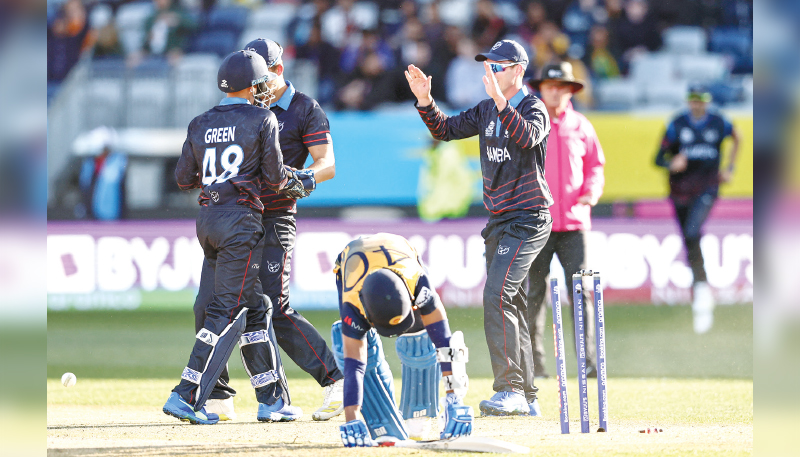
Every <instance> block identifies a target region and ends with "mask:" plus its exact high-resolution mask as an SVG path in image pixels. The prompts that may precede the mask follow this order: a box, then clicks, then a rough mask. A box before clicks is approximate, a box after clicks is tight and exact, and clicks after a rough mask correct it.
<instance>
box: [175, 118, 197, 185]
mask: <svg viewBox="0 0 800 457" xmlns="http://www.w3.org/2000/svg"><path fill="white" fill-rule="evenodd" d="M191 128H192V126H191V124H189V130H191ZM175 181H177V182H178V187H180V188H181V190H189V189H197V188H200V187H203V185H202V181H201V180H200V168H199V167H198V166H197V160H195V158H194V154H193V153H192V143H191V142H190V141H189V134H188V133H187V135H186V141H184V142H183V149H182V150H181V156H180V158H179V159H178V165H177V166H176V167H175Z"/></svg>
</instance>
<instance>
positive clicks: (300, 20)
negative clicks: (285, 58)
mask: <svg viewBox="0 0 800 457" xmlns="http://www.w3.org/2000/svg"><path fill="white" fill-rule="evenodd" d="M330 7H331V3H330V0H313V1H311V2H308V3H303V4H302V5H300V6H299V7H298V8H297V11H296V13H295V17H293V18H292V19H291V20H290V21H289V24H287V26H286V36H287V37H288V38H289V42H290V43H291V45H290V46H289V47H291V46H302V45H304V44H306V42H307V41H308V40H309V38H310V35H311V29H312V28H313V27H314V24H315V23H319V24H321V18H322V15H323V14H325V12H326V11H328V9H330ZM320 27H321V25H320ZM323 37H324V34H323ZM322 41H325V39H324V38H323V39H322Z"/></svg>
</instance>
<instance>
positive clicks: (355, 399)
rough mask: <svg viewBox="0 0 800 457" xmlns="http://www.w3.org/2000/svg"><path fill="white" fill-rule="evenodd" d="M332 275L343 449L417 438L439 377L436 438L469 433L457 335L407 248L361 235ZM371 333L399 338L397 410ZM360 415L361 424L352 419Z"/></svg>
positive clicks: (432, 410) (433, 406)
mask: <svg viewBox="0 0 800 457" xmlns="http://www.w3.org/2000/svg"><path fill="white" fill-rule="evenodd" d="M333 271H334V273H335V274H336V288H337V290H338V291H339V314H340V315H341V317H342V320H341V321H337V322H336V323H334V324H333V328H332V330H331V336H332V341H333V349H334V352H335V353H336V358H337V362H338V363H339V364H340V366H341V367H343V371H344V374H345V376H344V414H345V419H346V420H347V423H345V424H344V425H342V426H341V427H340V431H341V436H342V443H343V444H344V445H345V446H347V447H354V446H374V445H376V440H377V441H382V440H405V439H407V438H409V436H410V437H411V438H416V439H421V438H422V437H423V436H424V435H425V433H426V428H427V426H428V425H429V424H430V420H429V418H431V417H437V415H438V408H439V380H440V379H441V378H442V376H444V383H445V389H446V390H447V396H446V397H445V398H443V399H442V400H443V401H442V402H441V403H442V410H443V411H442V417H441V421H442V422H443V423H444V425H443V430H442V431H441V433H440V437H441V438H442V439H445V438H454V437H457V436H462V435H469V434H471V433H472V420H473V412H472V407H470V406H465V405H464V403H463V398H464V395H466V393H467V387H468V381H469V378H468V377H467V371H466V365H465V363H466V362H467V358H468V353H467V348H466V346H465V344H464V336H463V334H462V333H461V332H455V333H452V334H451V333H450V325H449V324H448V322H447V313H446V312H445V309H444V306H442V303H441V301H440V300H439V296H438V295H437V294H436V291H435V290H434V289H433V287H431V285H430V282H429V280H428V276H427V274H426V272H425V268H424V267H423V266H422V262H421V261H420V259H419V257H418V255H417V251H416V250H415V249H414V247H413V246H411V244H410V243H409V242H408V241H407V240H406V239H405V238H403V237H401V236H398V235H392V234H389V233H378V234H376V235H372V236H364V237H361V238H359V239H357V240H355V241H352V242H350V243H349V244H348V245H347V246H346V247H345V248H344V250H343V251H342V252H341V253H340V254H339V257H338V258H337V259H336V266H335V267H334V270H333ZM378 335H381V336H385V337H394V336H396V337H398V338H397V344H396V349H397V355H398V356H399V358H400V361H401V362H402V371H403V372H402V375H403V390H402V393H401V398H400V408H399V409H398V408H397V406H395V402H394V395H393V392H394V379H393V377H392V372H391V370H390V368H389V364H388V363H387V362H386V359H385V358H384V355H383V346H382V344H381V339H380V338H379V337H378ZM359 409H360V411H361V415H362V416H363V417H364V420H363V421H362V420H360V419H358V418H357V416H356V414H357V413H358V411H359ZM404 418H405V421H403V419H404Z"/></svg>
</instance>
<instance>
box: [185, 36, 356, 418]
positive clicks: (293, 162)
mask: <svg viewBox="0 0 800 457" xmlns="http://www.w3.org/2000/svg"><path fill="white" fill-rule="evenodd" d="M245 49H248V50H251V51H254V52H256V53H257V54H259V55H260V56H261V57H263V58H264V60H265V61H266V62H267V66H268V67H269V71H270V72H271V73H274V74H275V78H273V79H271V80H270V81H268V82H267V85H268V87H269V89H270V93H269V96H268V97H267V96H264V97H257V99H256V102H257V103H258V104H259V105H260V106H262V107H264V108H268V109H269V110H270V111H272V113H273V114H275V117H276V118H277V120H278V130H279V131H280V134H279V143H280V146H281V151H282V153H283V163H284V164H285V165H286V166H289V167H291V168H293V169H299V171H297V175H298V176H299V177H300V181H301V182H302V183H303V185H304V189H305V190H306V192H309V193H310V192H311V191H313V190H314V189H315V188H316V185H317V183H320V182H323V181H327V180H329V179H331V178H333V176H334V175H335V173H336V167H335V163H334V156H333V143H332V141H331V135H330V126H329V124H328V117H327V116H326V114H325V112H324V111H323V110H322V108H321V107H320V106H319V104H318V103H317V102H316V100H314V99H312V98H311V97H309V96H307V95H305V94H303V93H302V92H300V91H298V90H296V89H295V88H294V86H293V85H292V83H291V82H289V81H287V80H285V79H284V66H283V60H282V56H283V48H282V47H281V46H280V45H279V44H278V43H276V42H274V41H272V40H267V39H263V38H259V39H256V40H253V41H251V42H250V43H248V44H247V45H246V46H245ZM265 95H266V94H265ZM309 155H310V156H311V158H312V159H313V162H312V163H311V165H309V167H308V168H305V169H303V165H304V164H305V162H306V160H307V159H308V156H309ZM260 198H261V202H262V203H263V205H264V214H263V216H262V220H261V222H262V225H263V226H264V234H265V235H264V250H263V252H262V254H261V260H262V264H263V265H264V268H261V269H259V279H260V281H261V286H262V288H263V290H264V294H265V295H266V296H267V297H269V299H270V301H271V302H272V304H273V306H274V308H273V311H272V328H273V330H274V337H273V338H272V340H273V344H274V343H277V344H278V345H280V347H281V349H283V350H284V352H286V354H288V355H289V357H290V358H291V359H292V360H293V361H294V362H295V363H296V364H297V365H298V366H299V367H300V368H302V369H303V370H305V371H306V372H307V373H308V374H310V375H311V376H312V377H313V378H314V379H315V380H316V381H317V382H318V383H319V385H320V386H321V387H323V389H324V395H323V397H324V398H323V404H322V406H321V407H320V408H319V409H318V410H317V411H316V412H314V413H313V414H312V416H311V417H312V419H314V420H328V419H330V418H331V417H334V416H337V415H339V414H341V413H342V411H344V407H343V406H342V387H343V384H344V383H343V381H342V378H343V377H344V375H342V372H341V371H340V370H339V368H338V367H337V366H336V360H335V359H334V357H333V353H332V352H331V350H330V349H329V348H328V345H327V343H326V342H325V339H323V338H322V336H321V335H320V334H319V332H318V331H317V329H315V328H314V326H313V325H311V323H310V322H308V321H307V320H306V319H305V318H304V317H303V316H302V315H301V314H300V313H298V312H297V311H295V310H294V309H293V308H292V307H291V306H290V304H289V280H290V274H291V271H292V267H291V265H292V253H293V252H294V245H295V237H296V233H297V225H296V222H295V213H296V212H297V203H296V202H297V198H293V197H291V196H289V195H286V194H285V193H284V192H280V191H274V190H272V189H270V188H269V187H268V186H264V187H263V188H262V191H261V194H260ZM213 283H214V278H213V271H212V269H211V268H210V266H209V265H208V262H203V271H202V275H201V281H200V290H199V291H198V294H197V299H196V301H195V305H194V312H195V327H196V328H197V330H198V331H199V329H200V328H202V325H203V321H204V315H205V307H206V305H207V304H208V303H209V301H210V296H211V292H212V291H211V287H212V285H213ZM276 359H277V362H278V364H281V363H282V362H281V360H280V356H279V355H278V354H276ZM278 371H279V372H280V373H282V368H281V369H280V370H278ZM229 379H230V378H229V375H228V370H227V369H223V371H222V374H221V375H220V379H219V381H218V382H217V385H216V386H215V388H214V392H212V393H211V397H210V400H209V401H208V404H207V405H206V408H207V410H208V411H209V412H214V413H217V414H218V415H219V416H220V420H228V419H230V420H235V418H236V413H235V410H234V406H233V396H234V395H236V391H235V390H234V389H233V388H231V387H230V386H229V385H228V382H229ZM273 387H274V389H275V390H274V392H273V398H274V402H270V403H268V404H267V406H266V407H265V408H264V410H263V411H262V413H265V414H266V415H263V416H262V419H263V420H269V421H291V420H295V419H298V418H299V417H301V416H302V414H303V412H302V410H301V409H300V408H298V407H297V406H292V405H291V398H290V396H289V392H288V389H289V387H288V383H287V382H286V380H285V379H284V378H282V379H281V380H280V382H278V383H276V384H275V385H274V386H273Z"/></svg>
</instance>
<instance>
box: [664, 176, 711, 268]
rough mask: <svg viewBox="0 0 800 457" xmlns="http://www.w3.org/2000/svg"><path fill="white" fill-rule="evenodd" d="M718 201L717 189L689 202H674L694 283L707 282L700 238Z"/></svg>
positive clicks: (674, 200)
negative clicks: (704, 225)
mask: <svg viewBox="0 0 800 457" xmlns="http://www.w3.org/2000/svg"><path fill="white" fill-rule="evenodd" d="M716 200H717V189H716V188H713V189H709V190H707V191H706V192H703V193H702V194H700V195H698V196H697V197H694V198H692V199H691V200H688V201H682V200H676V199H673V200H672V204H673V205H674V206H675V215H676V216H677V218H678V224H679V225H680V227H681V233H682V234H683V244H684V246H686V257H687V258H688V260H689V265H690V266H691V267H692V275H693V276H694V282H695V283H697V282H701V281H703V282H705V281H706V268H705V261H704V260H703V251H702V250H701V249H700V238H702V236H703V233H702V229H703V224H705V222H706V219H708V215H709V213H711V208H713V207H714V202H715V201H716Z"/></svg>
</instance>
